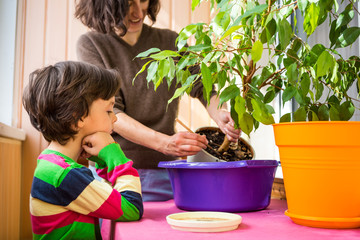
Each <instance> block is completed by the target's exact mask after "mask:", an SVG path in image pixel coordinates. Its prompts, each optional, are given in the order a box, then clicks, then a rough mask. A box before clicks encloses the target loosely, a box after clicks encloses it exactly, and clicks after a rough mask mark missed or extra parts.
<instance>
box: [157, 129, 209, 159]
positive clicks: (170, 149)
mask: <svg viewBox="0 0 360 240" xmlns="http://www.w3.org/2000/svg"><path fill="white" fill-rule="evenodd" d="M206 144H208V141H207V139H206V136H204V135H199V134H196V133H189V132H178V133H176V134H174V135H172V136H168V138H167V139H166V142H165V143H164V144H163V146H164V147H163V148H162V149H159V151H160V152H162V153H164V154H166V155H172V156H177V157H184V156H190V155H195V154H197V153H198V152H199V151H200V150H201V149H205V148H206Z"/></svg>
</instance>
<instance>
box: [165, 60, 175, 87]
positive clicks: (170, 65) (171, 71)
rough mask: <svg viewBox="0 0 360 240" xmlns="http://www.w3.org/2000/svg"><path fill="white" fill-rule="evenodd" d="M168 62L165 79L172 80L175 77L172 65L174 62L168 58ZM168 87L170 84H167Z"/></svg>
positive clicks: (173, 65)
mask: <svg viewBox="0 0 360 240" xmlns="http://www.w3.org/2000/svg"><path fill="white" fill-rule="evenodd" d="M168 61H169V73H168V75H167V77H168V78H169V79H170V80H172V79H173V78H174V77H175V69H176V67H175V63H174V60H173V59H172V58H168ZM169 86H170V84H169Z"/></svg>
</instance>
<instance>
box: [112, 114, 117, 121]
mask: <svg viewBox="0 0 360 240" xmlns="http://www.w3.org/2000/svg"><path fill="white" fill-rule="evenodd" d="M116 121H117V117H116V115H115V113H113V119H112V122H113V123H114V122H116Z"/></svg>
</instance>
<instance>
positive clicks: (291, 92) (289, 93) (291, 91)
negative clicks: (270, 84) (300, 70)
mask: <svg viewBox="0 0 360 240" xmlns="http://www.w3.org/2000/svg"><path fill="white" fill-rule="evenodd" d="M295 93H296V88H295V87H294V86H290V87H287V88H285V90H284V92H283V94H282V100H283V104H285V103H286V102H287V101H289V100H290V99H291V98H292V97H294V96H295Z"/></svg>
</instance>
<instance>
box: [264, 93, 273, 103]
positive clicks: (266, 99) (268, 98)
mask: <svg viewBox="0 0 360 240" xmlns="http://www.w3.org/2000/svg"><path fill="white" fill-rule="evenodd" d="M274 98H275V92H274V91H268V92H267V93H266V94H265V96H264V103H270V102H271V101H272V100H274Z"/></svg>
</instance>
